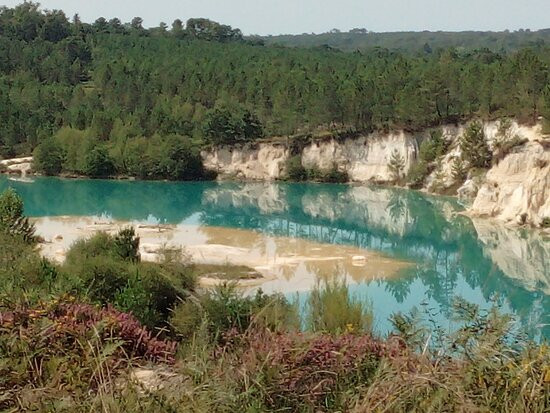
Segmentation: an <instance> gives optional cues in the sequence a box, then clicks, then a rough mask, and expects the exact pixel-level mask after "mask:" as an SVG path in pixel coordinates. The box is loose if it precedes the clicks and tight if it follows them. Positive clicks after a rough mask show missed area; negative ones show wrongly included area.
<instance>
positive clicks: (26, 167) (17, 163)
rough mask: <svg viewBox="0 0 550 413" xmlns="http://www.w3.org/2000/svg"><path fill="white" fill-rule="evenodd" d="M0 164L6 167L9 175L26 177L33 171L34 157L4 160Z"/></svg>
mask: <svg viewBox="0 0 550 413" xmlns="http://www.w3.org/2000/svg"><path fill="white" fill-rule="evenodd" d="M0 164H1V165H3V166H4V167H6V170H7V171H8V173H12V174H18V175H21V176H22V177H25V176H26V175H28V174H30V173H31V171H32V156H29V157H26V158H13V159H4V160H1V161H0Z"/></svg>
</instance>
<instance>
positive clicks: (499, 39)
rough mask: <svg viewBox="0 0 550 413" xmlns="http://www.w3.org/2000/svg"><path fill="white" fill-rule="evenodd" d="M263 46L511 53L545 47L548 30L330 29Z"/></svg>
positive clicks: (280, 38)
mask: <svg viewBox="0 0 550 413" xmlns="http://www.w3.org/2000/svg"><path fill="white" fill-rule="evenodd" d="M263 39H264V41H265V43H266V44H269V45H271V44H277V45H282V46H287V47H326V46H328V47H332V48H335V49H340V50H343V51H348V52H349V51H352V52H353V51H356V50H361V51H363V50H368V49H370V48H373V47H381V48H384V49H390V50H396V51H400V52H403V53H409V54H417V53H422V54H431V53H433V52H434V51H437V50H438V49H448V48H457V49H459V50H463V51H464V50H475V49H488V50H491V51H493V52H511V51H517V50H519V49H522V48H525V47H544V46H545V45H548V44H550V29H543V30H536V31H531V30H518V31H514V32H510V31H508V30H507V31H503V32H480V31H464V32H444V31H438V32H429V31H423V32H387V33H376V32H370V31H368V30H367V29H364V28H356V29H352V30H350V31H347V32H342V31H340V30H337V29H333V30H331V31H330V32H327V33H319V34H315V33H303V34H297V35H292V34H284V35H277V36H265V37H263Z"/></svg>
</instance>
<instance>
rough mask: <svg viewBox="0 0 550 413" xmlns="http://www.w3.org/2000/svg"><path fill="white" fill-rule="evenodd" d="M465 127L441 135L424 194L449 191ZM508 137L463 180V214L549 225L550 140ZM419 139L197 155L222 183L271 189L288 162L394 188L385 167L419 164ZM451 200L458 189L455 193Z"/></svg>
mask: <svg viewBox="0 0 550 413" xmlns="http://www.w3.org/2000/svg"><path fill="white" fill-rule="evenodd" d="M501 125H502V123H501V122H500V121H494V122H484V123H483V124H482V126H483V132H484V135H485V139H486V140H487V143H488V145H489V146H490V147H491V148H494V147H495V143H496V142H497V141H498V140H499V139H500V140H502V139H504V137H503V136H501V135H502V128H501ZM466 127H467V125H465V124H462V125H447V126H443V127H441V131H442V133H443V135H444V136H445V139H446V140H447V141H448V150H447V152H446V153H445V154H444V155H443V156H441V157H440V158H439V159H438V160H437V162H436V166H435V167H434V169H433V171H432V172H431V173H430V175H429V176H428V177H427V179H426V182H425V185H424V187H423V188H422V189H423V190H424V191H428V192H430V191H433V186H434V185H433V184H434V182H435V180H439V181H440V186H442V187H444V188H452V185H453V178H452V175H453V172H452V165H453V162H454V160H455V159H457V158H459V157H460V156H461V150H460V139H461V137H462V136H463V134H464V132H465V129H466ZM506 133H507V134H508V135H509V136H510V137H513V138H514V139H516V138H517V140H518V142H520V143H519V144H516V145H515V146H514V147H513V148H511V149H510V150H509V152H508V153H506V154H504V155H503V156H501V158H500V159H499V160H494V161H493V165H492V166H491V167H490V168H489V169H488V170H487V171H483V172H482V173H477V174H476V175H475V176H474V175H473V174H469V176H468V179H467V180H466V182H465V183H464V185H462V187H460V185H458V187H460V188H459V189H458V193H459V194H460V195H461V196H462V197H464V198H470V202H469V203H470V207H469V209H468V213H469V214H471V215H473V216H482V217H489V218H494V219H497V220H500V221H502V222H507V223H511V224H518V225H524V224H526V225H532V226H537V227H542V226H547V225H550V223H549V221H550V139H549V138H548V137H547V136H545V135H544V134H543V132H542V127H541V125H534V126H524V125H519V124H518V123H517V122H511V123H510V125H509V126H508V129H507V131H506ZM422 135H423V134H422V133H416V134H413V133H407V132H404V131H400V132H394V133H388V134H383V133H372V134H368V135H363V136H358V137H355V138H347V139H336V138H324V139H318V140H313V139H312V140H311V141H310V142H307V143H306V144H304V145H302V146H301V147H300V149H299V150H298V151H297V150H296V148H295V147H294V148H291V146H290V145H288V144H286V143H284V142H262V143H256V144H251V145H241V146H233V147H227V146H225V147H217V148H212V149H210V150H208V151H204V152H203V154H202V155H203V161H204V164H205V167H206V168H208V169H212V170H215V171H216V172H218V173H219V175H220V177H221V178H222V179H223V178H237V179H250V180H262V181H273V180H278V179H284V177H285V174H286V167H287V164H288V160H289V158H290V157H292V156H298V157H299V158H300V161H301V164H302V165H303V166H304V167H305V168H317V169H320V170H326V169H329V168H332V167H335V168H337V169H338V170H340V171H342V172H346V173H347V174H348V177H349V179H350V181H352V182H359V183H373V182H375V183H386V184H388V183H393V182H394V181H395V176H394V174H393V173H392V171H391V168H390V166H389V165H390V160H391V157H392V156H393V155H394V154H397V155H398V156H399V157H400V158H401V159H402V161H403V170H402V172H403V174H404V175H406V174H407V173H408V172H409V170H410V169H411V168H412V167H413V165H415V163H416V162H417V161H418V156H419V145H420V143H421V142H422V140H423V139H424V136H422ZM453 191H454V194H455V195H456V194H457V192H456V189H453Z"/></svg>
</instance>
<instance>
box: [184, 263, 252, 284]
mask: <svg viewBox="0 0 550 413" xmlns="http://www.w3.org/2000/svg"><path fill="white" fill-rule="evenodd" d="M194 271H195V274H196V275H197V277H207V278H215V279H218V280H225V281H239V280H257V279H260V278H262V275H261V274H260V273H259V272H258V271H256V270H255V269H254V268H251V267H247V266H246V265H231V264H223V265H214V264H195V265H194Z"/></svg>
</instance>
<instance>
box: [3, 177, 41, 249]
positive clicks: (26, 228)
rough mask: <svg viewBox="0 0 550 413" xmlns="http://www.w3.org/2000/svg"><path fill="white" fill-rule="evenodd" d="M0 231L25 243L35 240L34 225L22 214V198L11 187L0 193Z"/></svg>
mask: <svg viewBox="0 0 550 413" xmlns="http://www.w3.org/2000/svg"><path fill="white" fill-rule="evenodd" d="M0 231H1V232H3V233H5V234H10V235H14V236H17V237H18V238H21V239H22V240H23V241H24V242H26V243H27V244H33V243H34V242H36V237H35V235H34V232H35V228H34V225H33V224H31V223H30V222H29V219H28V218H27V217H25V216H24V215H23V200H22V199H21V197H20V196H19V195H18V194H17V192H15V190H14V189H12V188H9V189H7V190H6V191H4V193H2V195H0Z"/></svg>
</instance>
